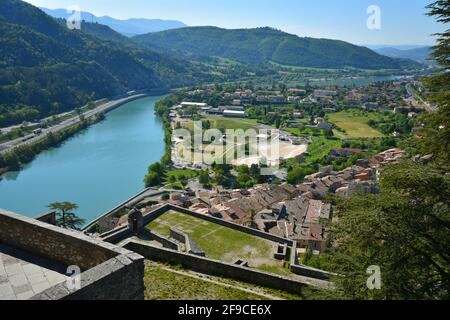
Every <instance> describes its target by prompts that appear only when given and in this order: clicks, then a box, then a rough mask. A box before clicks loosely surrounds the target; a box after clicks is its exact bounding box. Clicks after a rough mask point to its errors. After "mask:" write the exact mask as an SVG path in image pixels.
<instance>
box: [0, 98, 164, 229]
mask: <svg viewBox="0 0 450 320" xmlns="http://www.w3.org/2000/svg"><path fill="white" fill-rule="evenodd" d="M161 98H162V97H147V98H143V99H139V100H135V101H132V102H129V103H127V104H125V105H123V106H121V107H119V108H117V109H115V110H113V111H111V112H109V113H108V114H107V115H106V119H105V120H104V121H102V122H100V123H97V124H95V125H92V126H90V127H89V128H88V129H86V130H84V131H83V132H80V133H78V134H77V135H76V136H74V137H72V138H70V139H68V140H67V141H65V142H64V143H63V144H62V145H61V146H59V147H57V148H52V149H49V150H47V151H44V152H42V153H40V154H39V155H38V156H37V157H36V159H35V160H34V161H32V162H31V163H29V164H28V165H26V166H25V167H24V168H23V169H22V170H21V171H20V172H9V173H6V174H4V175H3V176H2V180H1V181H0V208H3V209H7V210H10V211H14V212H17V213H20V214H22V215H25V216H29V217H35V216H37V215H39V214H40V213H42V212H45V211H48V208H47V206H48V205H49V204H50V203H52V202H56V201H58V202H61V201H70V202H74V203H76V204H78V205H79V209H78V210H77V211H76V213H77V215H78V216H80V217H81V218H83V219H85V220H86V223H88V222H90V221H91V220H93V219H95V218H97V217H98V216H100V215H101V214H102V213H104V212H106V211H108V210H109V209H111V208H113V207H115V206H116V205H118V204H120V203H121V202H123V201H124V200H126V199H128V198H129V197H131V196H133V195H134V194H136V193H138V192H139V191H141V190H142V189H143V188H144V183H143V178H144V175H145V173H146V171H147V167H148V166H149V165H150V164H152V163H154V162H157V161H159V160H160V158H161V157H162V155H163V154H164V149H165V145H164V129H163V125H162V123H161V122H160V121H159V119H158V118H156V117H155V115H154V106H155V103H156V102H157V101H158V100H160V99H161Z"/></svg>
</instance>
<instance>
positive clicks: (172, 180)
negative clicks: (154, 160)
mask: <svg viewBox="0 0 450 320" xmlns="http://www.w3.org/2000/svg"><path fill="white" fill-rule="evenodd" d="M197 175H198V172H197V171H195V170H189V169H185V170H170V171H166V172H165V174H164V180H165V187H166V188H172V189H177V190H182V189H184V186H183V183H182V180H184V181H186V180H189V179H192V178H195V177H196V176H197Z"/></svg>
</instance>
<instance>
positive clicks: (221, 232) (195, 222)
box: [147, 211, 290, 275]
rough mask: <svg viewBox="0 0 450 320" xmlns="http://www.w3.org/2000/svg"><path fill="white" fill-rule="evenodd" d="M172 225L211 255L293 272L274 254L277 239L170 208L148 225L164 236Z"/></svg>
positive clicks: (284, 271)
mask: <svg viewBox="0 0 450 320" xmlns="http://www.w3.org/2000/svg"><path fill="white" fill-rule="evenodd" d="M170 227H173V228H175V229H178V230H180V231H183V232H184V233H186V234H188V235H189V236H190V237H191V238H192V239H193V240H194V241H195V242H196V243H197V244H198V245H199V247H200V248H202V250H203V251H204V252H205V253H206V256H207V257H208V258H211V259H216V260H220V261H224V262H228V263H233V262H235V261H236V260H238V259H243V260H245V261H248V263H249V265H250V267H253V268H257V269H260V270H263V271H267V272H273V273H277V274H281V275H289V274H290V271H289V269H288V265H287V264H286V265H284V266H283V263H282V262H281V261H278V260H276V259H274V258H273V254H274V252H275V250H276V246H277V244H276V243H274V242H271V241H268V240H265V239H262V238H258V237H255V236H252V235H249V234H246V233H243V232H240V231H236V230H233V229H230V228H226V227H223V226H220V225H218V224H215V223H212V222H208V221H205V220H202V219H198V218H194V217H191V216H188V215H185V214H183V213H179V212H175V211H168V212H166V213H164V214H163V215H162V216H161V217H159V218H158V219H156V220H155V221H153V222H151V223H150V224H149V225H147V228H150V229H151V230H153V231H155V232H157V233H160V234H162V235H164V236H169V228H170Z"/></svg>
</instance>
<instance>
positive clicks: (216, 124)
mask: <svg viewBox="0 0 450 320" xmlns="http://www.w3.org/2000/svg"><path fill="white" fill-rule="evenodd" d="M206 120H209V121H211V128H216V129H233V130H237V129H242V130H248V129H254V128H256V127H257V126H258V123H257V122H256V120H253V119H237V118H225V117H221V116H209V117H206Z"/></svg>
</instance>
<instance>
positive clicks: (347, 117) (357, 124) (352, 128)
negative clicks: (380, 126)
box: [328, 110, 384, 138]
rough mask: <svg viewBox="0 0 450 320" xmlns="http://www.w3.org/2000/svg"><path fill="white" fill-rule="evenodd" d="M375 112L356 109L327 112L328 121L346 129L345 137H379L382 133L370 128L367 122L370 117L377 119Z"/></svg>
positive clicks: (377, 115)
mask: <svg viewBox="0 0 450 320" xmlns="http://www.w3.org/2000/svg"><path fill="white" fill-rule="evenodd" d="M379 117H380V115H379V114H377V113H375V112H361V111H356V110H350V111H342V112H337V113H330V114H328V118H329V121H330V122H331V123H334V124H335V125H336V126H338V127H339V128H341V129H344V130H345V131H346V133H345V136H346V137H347V138H381V137H383V136H384V135H383V134H382V133H381V132H379V131H378V130H375V129H373V128H371V127H370V126H369V125H368V124H367V123H368V122H369V120H371V119H374V120H376V119H379Z"/></svg>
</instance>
